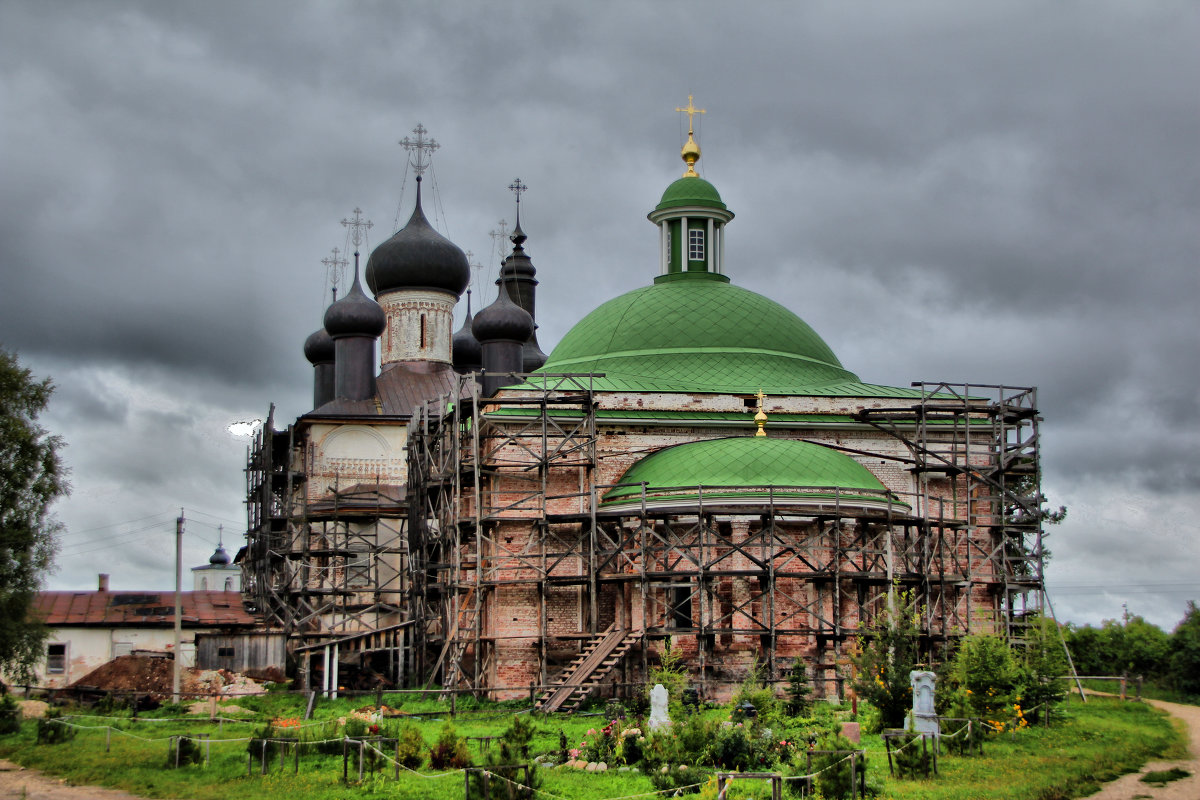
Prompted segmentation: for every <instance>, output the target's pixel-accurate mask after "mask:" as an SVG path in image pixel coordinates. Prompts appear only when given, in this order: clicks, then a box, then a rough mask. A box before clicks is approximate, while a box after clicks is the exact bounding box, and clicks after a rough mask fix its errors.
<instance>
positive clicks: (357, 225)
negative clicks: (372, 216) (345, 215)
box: [342, 208, 375, 252]
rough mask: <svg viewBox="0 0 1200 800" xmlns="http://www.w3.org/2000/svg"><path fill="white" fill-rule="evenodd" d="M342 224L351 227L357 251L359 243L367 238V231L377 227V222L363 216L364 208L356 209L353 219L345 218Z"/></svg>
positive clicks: (351, 239)
mask: <svg viewBox="0 0 1200 800" xmlns="http://www.w3.org/2000/svg"><path fill="white" fill-rule="evenodd" d="M342 224H343V225H345V226H346V227H347V228H349V229H350V241H351V242H353V243H354V250H355V251H356V252H357V251H358V248H359V245H361V244H362V243H363V240H365V239H366V238H367V231H369V230H371V228H374V227H375V223H373V222H371V220H369V219H367V220H364V219H363V218H362V209H361V208H355V209H354V218H353V219H344V220H342Z"/></svg>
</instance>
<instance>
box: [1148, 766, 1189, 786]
mask: <svg viewBox="0 0 1200 800" xmlns="http://www.w3.org/2000/svg"><path fill="white" fill-rule="evenodd" d="M1191 774H1192V773H1190V772H1188V771H1187V770H1186V769H1180V768H1179V767H1171V768H1170V769H1159V770H1155V771H1153V772H1147V773H1146V774H1145V775H1143V776H1142V777H1141V781H1142V783H1149V784H1153V785H1154V786H1166V785H1167V784H1168V783H1170V782H1171V781H1177V780H1181V779H1183V778H1187V777H1190V776H1191Z"/></svg>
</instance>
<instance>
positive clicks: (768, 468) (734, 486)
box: [602, 436, 889, 506]
mask: <svg viewBox="0 0 1200 800" xmlns="http://www.w3.org/2000/svg"><path fill="white" fill-rule="evenodd" d="M620 483H621V484H625V485H621V486H616V487H614V488H612V489H610V490H609V491H608V492H606V493H605V495H604V499H603V501H602V506H612V505H614V504H619V503H628V502H630V501H633V500H638V499H640V497H641V494H642V486H641V484H643V483H644V484H645V485H646V493H647V495H648V496H650V495H653V496H654V498H655V501H656V502H662V501H663V500H667V499H675V500H680V499H689V498H695V497H696V496H697V494H698V493H697V487H700V486H703V487H705V489H704V495H705V497H713V498H716V497H725V498H729V497H739V496H742V497H745V496H758V497H761V496H762V493H763V490H764V489H768V488H770V489H777V490H778V491H773V492H772V494H774V496H776V497H778V498H781V499H782V498H807V499H825V498H830V497H834V496H844V497H845V498H846V499H847V500H849V499H851V498H864V497H866V498H869V499H870V500H871V501H872V502H873V503H875V504H878V503H886V502H887V499H888V497H889V495H888V493H887V489H886V488H885V487H884V485H883V484H882V483H880V481H879V479H878V478H876V477H875V476H874V475H873V474H871V471H870V470H868V469H867V468H866V467H864V466H863V465H862V464H860V463H858V462H857V461H855V460H854V459H852V458H850V457H849V456H847V455H844V454H842V453H839V452H837V451H836V450H831V449H829V448H827V447H822V446H820V445H817V444H812V443H810V442H802V441H798V440H795V439H775V438H771V437H760V436H738V437H732V438H727V439H709V440H707V441H700V442H688V443H686V444H680V445H675V446H673V447H667V448H664V449H663V450H659V451H658V452H656V453H652V454H651V455H649V456H646V457H645V458H643V459H642V460H641V461H638V462H637V463H636V464H634V465H633V466H632V467H630V468H629V469H628V470H626V472H625V474H624V475H623V476H622V478H621V481H620Z"/></svg>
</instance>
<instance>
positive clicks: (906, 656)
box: [854, 593, 920, 728]
mask: <svg viewBox="0 0 1200 800" xmlns="http://www.w3.org/2000/svg"><path fill="white" fill-rule="evenodd" d="M919 622H920V610H919V609H917V608H915V607H914V606H913V605H912V601H911V598H910V597H909V595H908V594H907V593H904V594H902V595H900V596H899V597H898V598H897V600H896V608H895V609H894V610H893V611H885V612H884V613H883V614H882V618H881V619H880V621H879V623H878V624H876V625H873V626H871V627H868V628H866V629H863V628H861V627H860V628H859V640H858V647H859V652H858V654H857V655H856V656H855V657H854V665H855V667H856V668H857V670H858V677H857V678H856V679H855V681H854V691H855V692H857V693H858V696H859V697H860V698H862V699H864V700H867V701H869V702H870V703H871V705H873V706H875V708H877V709H878V710H879V715H880V717H881V724H882V726H883V727H885V728H900V727H903V725H904V720H905V718H906V717H907V716H908V712H909V710H910V709H911V708H912V685H911V683H910V679H909V677H908V674H909V672H911V671H912V670H914V669H916V667H917V664H918V643H919V638H918V637H919V634H920V628H919V625H918V623H919Z"/></svg>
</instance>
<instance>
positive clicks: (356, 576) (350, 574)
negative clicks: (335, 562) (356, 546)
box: [346, 550, 371, 589]
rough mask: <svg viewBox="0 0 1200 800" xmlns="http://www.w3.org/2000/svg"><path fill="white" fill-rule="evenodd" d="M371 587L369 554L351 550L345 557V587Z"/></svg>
mask: <svg viewBox="0 0 1200 800" xmlns="http://www.w3.org/2000/svg"><path fill="white" fill-rule="evenodd" d="M370 585H371V552H370V551H369V550H352V551H351V553H350V554H349V555H347V556H346V586H347V588H350V589H362V588H365V587H368V586H370Z"/></svg>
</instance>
